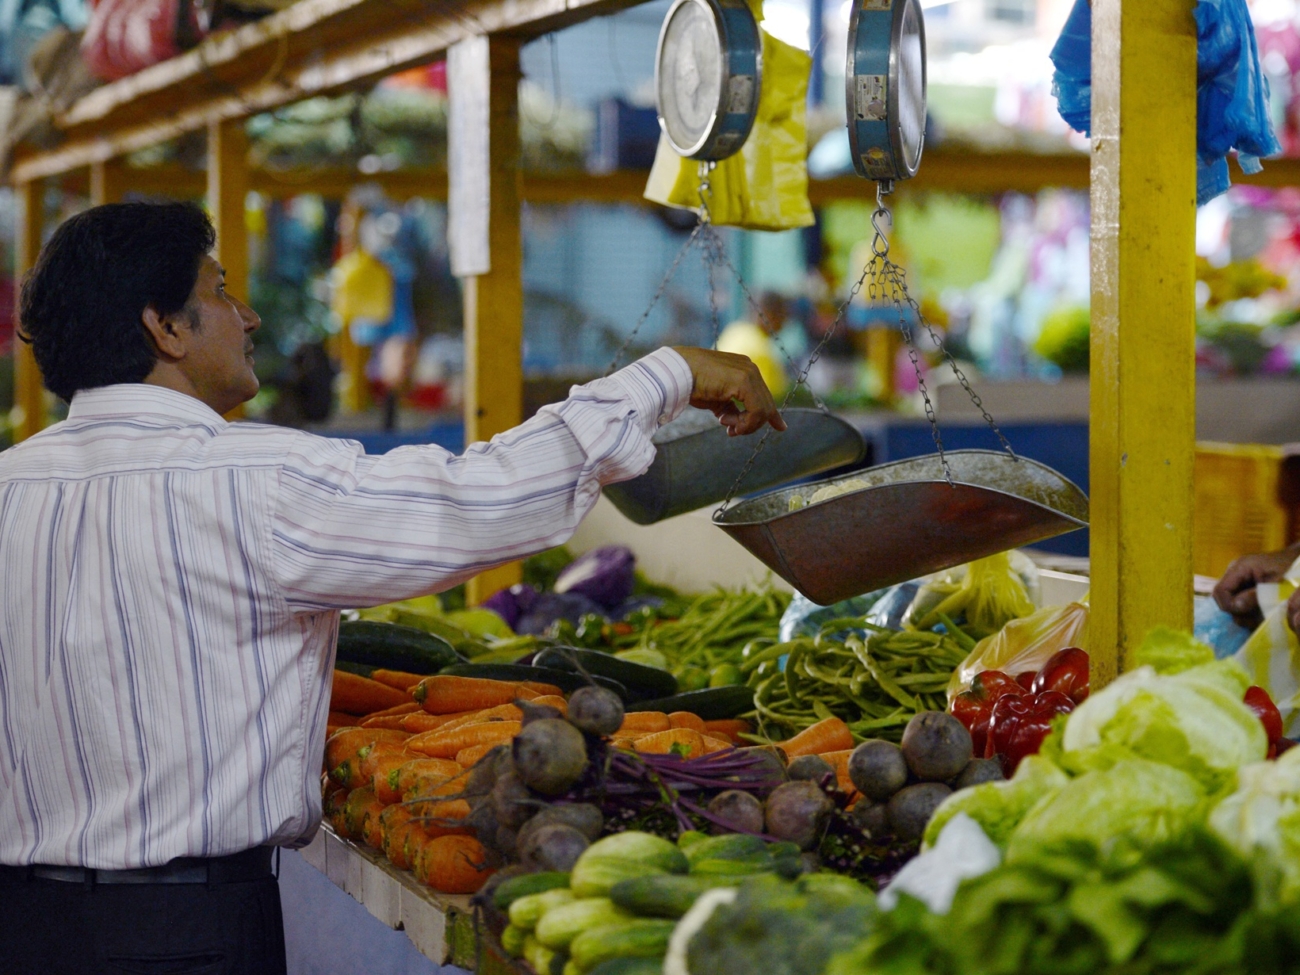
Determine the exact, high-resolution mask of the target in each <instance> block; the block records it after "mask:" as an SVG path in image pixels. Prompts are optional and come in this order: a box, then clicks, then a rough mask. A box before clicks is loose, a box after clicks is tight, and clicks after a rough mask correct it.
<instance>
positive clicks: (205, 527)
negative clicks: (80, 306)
mask: <svg viewBox="0 0 1300 975" xmlns="http://www.w3.org/2000/svg"><path fill="white" fill-rule="evenodd" d="M691 385H692V378H691V373H690V370H689V369H688V368H687V366H686V363H685V361H684V360H683V359H682V358H681V356H679V355H677V354H676V353H675V352H673V351H671V350H668V349H661V350H659V351H658V352H656V353H654V354H652V355H650V356H647V357H646V358H645V359H642V360H640V361H639V362H636V363H634V364H632V365H631V366H629V367H627V368H626V369H623V370H621V371H619V372H617V373H615V374H614V375H612V376H609V377H607V378H605V379H600V380H597V381H595V382H592V383H589V384H587V385H586V386H578V387H575V388H574V389H573V390H572V392H571V394H570V398H569V399H568V400H566V401H565V402H564V403H561V404H557V405H555V406H548V407H546V408H545V409H543V410H541V411H540V412H539V413H538V414H537V416H535V417H534V418H533V419H531V420H529V421H528V422H527V423H525V424H523V425H522V426H520V427H517V428H516V429H514V430H511V431H509V432H507V433H504V434H502V435H500V436H498V437H495V438H493V440H492V441H491V442H490V443H478V444H473V445H471V446H470V447H469V449H468V450H466V451H465V453H464V454H463V455H461V456H454V455H452V454H450V453H448V452H447V451H445V450H443V449H441V448H439V447H435V446H421V447H402V448H399V449H397V450H393V451H390V452H389V453H387V454H383V455H381V456H367V455H366V454H365V453H364V452H363V451H362V449H361V447H360V446H359V445H358V444H356V443H354V442H351V441H346V440H336V439H329V438H325V437H319V436H314V435H312V434H309V433H304V432H301V431H296V430H289V429H284V428H279V427H270V426H260V425H256V424H251V423H234V424H231V423H227V422H225V421H224V420H222V418H221V417H220V416H218V415H217V414H216V413H214V412H213V411H212V410H210V409H209V408H208V407H207V406H205V405H204V404H203V403H201V402H200V401H199V400H197V399H193V398H191V397H189V396H186V395H184V394H182V393H178V392H174V391H171V390H167V389H163V388H160V387H156V386H149V385H120V386H108V387H102V388H99V389H92V390H86V391H84V392H81V393H78V394H77V395H76V396H75V397H74V398H73V401H72V404H71V407H70V409H69V411H68V418H67V420H65V421H64V422H62V423H59V424H57V425H55V426H52V427H50V428H49V429H48V430H45V431H44V432H42V433H40V434H38V435H36V436H35V437H32V438H31V439H29V440H26V441H24V442H23V443H21V444H19V445H17V446H15V447H12V448H11V449H9V450H7V451H5V452H4V453H0V600H2V601H3V611H2V612H0V822H3V823H4V828H3V829H0V863H4V864H28V863H44V864H57V865H76V866H89V867H99V868H107V869H129V868H134V867H144V866H153V865H157V864H162V863H165V862H167V861H168V860H171V859H172V858H173V857H178V856H221V855H224V854H229V853H236V852H239V851H241V850H246V849H249V848H250V847H254V846H258V845H262V844H276V845H300V844H302V843H305V842H307V841H308V840H309V839H310V838H311V836H312V835H313V834H314V833H315V831H316V828H317V826H318V824H319V822H320V817H321V800H320V766H321V755H322V750H323V748H324V739H325V724H326V715H327V711H328V706H329V689H330V676H331V670H332V668H333V663H334V646H335V640H336V636H337V633H338V622H339V610H340V609H344V608H348V607H357V606H369V605H376V604H380V603H384V602H388V601H390V600H395V599H402V598H407V597H411V596H415V595H419V594H423V593H428V592H431V591H435V590H439V589H445V588H448V587H450V586H453V585H455V584H456V583H458V582H461V581H463V580H465V579H467V578H469V577H470V576H472V575H474V574H476V573H477V572H478V571H480V570H481V569H483V568H485V567H487V566H491V565H495V564H498V563H501V562H504V561H508V560H510V559H513V558H516V557H519V556H523V555H525V554H528V553H530V552H535V551H538V550H540V549H543V548H546V547H547V546H551V545H556V544H559V543H561V542H563V541H564V540H565V539H567V538H568V537H569V536H570V535H571V534H572V533H573V530H574V529H575V527H576V526H577V524H578V522H579V521H580V520H581V519H582V517H583V515H584V514H585V513H586V512H587V511H588V510H590V508H591V507H592V505H593V504H595V502H596V499H597V496H598V495H599V492H600V487H601V485H602V484H607V483H611V482H614V481H619V480H625V479H627V478H630V477H635V476H636V475H638V474H640V473H641V472H643V471H644V470H645V469H646V467H648V466H649V464H650V461H651V459H652V458H653V456H654V448H653V446H652V445H651V442H650V437H651V436H652V434H653V433H654V431H655V430H656V428H657V427H658V426H659V424H660V423H662V422H665V421H667V420H668V419H670V418H672V417H674V416H676V415H677V413H678V412H680V410H681V409H682V408H683V406H684V405H685V403H686V401H687V400H688V398H689V396H690V391H691Z"/></svg>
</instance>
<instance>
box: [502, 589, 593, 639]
mask: <svg viewBox="0 0 1300 975" xmlns="http://www.w3.org/2000/svg"><path fill="white" fill-rule="evenodd" d="M588 613H595V614H596V615H597V616H604V615H605V610H604V608H603V607H601V606H600V604H598V603H595V602H593V601H592V600H590V599H588V598H587V597H586V596H584V595H583V594H582V593H578V592H566V593H558V592H544V593H542V594H541V595H540V596H538V597H537V601H536V602H535V603H533V605H532V607H531V608H530V609H529V610H528V612H526V613H523V614H521V615H520V616H519V623H518V625H517V626H514V627H512V629H513V630H514V631H515V632H516V633H519V634H524V635H528V636H541V635H542V634H543V633H545V632H546V631H547V630H548V629H550V627H551V624H552V623H554V622H555V621H556V620H561V619H562V620H568V621H569V622H570V623H572V624H573V625H574V626H577V625H578V621H579V620H580V619H582V618H583V617H584V616H586V615H587V614H588Z"/></svg>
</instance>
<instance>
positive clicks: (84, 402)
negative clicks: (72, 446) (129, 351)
mask: <svg viewBox="0 0 1300 975" xmlns="http://www.w3.org/2000/svg"><path fill="white" fill-rule="evenodd" d="M140 415H153V416H163V417H166V418H167V419H169V420H178V421H180V422H181V423H182V424H188V423H201V424H204V425H205V426H216V427H224V426H225V425H226V421H225V420H224V419H222V417H221V414H219V413H217V411H216V410H214V409H212V407H210V406H208V405H207V404H206V403H204V402H203V401H202V400H198V399H195V398H194V397H193V396H188V395H186V394H185V393H179V392H177V391H176V390H174V389H167V388H165V387H163V386H154V385H152V384H149V383H119V384H117V385H114V386H98V387H96V388H94V389H83V390H81V391H79V392H78V393H76V394H75V395H73V397H72V402H71V403H70V404H69V405H68V419H69V420H85V419H89V418H91V417H104V416H140Z"/></svg>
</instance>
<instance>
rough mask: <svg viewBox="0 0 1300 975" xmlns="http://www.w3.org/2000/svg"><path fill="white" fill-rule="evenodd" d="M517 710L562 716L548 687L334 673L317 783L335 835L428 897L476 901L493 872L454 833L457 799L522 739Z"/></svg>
mask: <svg viewBox="0 0 1300 975" xmlns="http://www.w3.org/2000/svg"><path fill="white" fill-rule="evenodd" d="M403 682H406V685H405V687H404V688H403V687H401V686H399V685H401V684H402V683H403ZM516 701H529V702H531V703H534V704H539V705H540V704H546V705H550V706H551V707H554V708H556V709H557V710H559V711H560V712H561V713H564V712H565V711H566V702H565V699H564V696H563V695H562V694H561V693H560V689H559V688H558V687H554V686H552V685H550V684H538V683H533V682H510V681H495V680H483V679H480V678H474V677H453V676H443V675H435V676H433V677H421V676H419V675H418V674H402V673H400V672H397V671H382V670H376V671H375V672H374V673H373V674H372V676H371V678H370V679H367V678H365V677H359V676H357V675H355V674H350V673H346V672H344V671H338V670H336V671H335V672H334V688H333V695H332V696H331V698H330V706H331V711H330V716H329V738H328V740H327V741H326V743H325V776H324V784H325V796H324V806H325V816H326V818H327V819H328V820H329V821H330V824H331V825H332V826H333V827H334V830H335V832H337V833H338V834H339V835H340V836H343V837H345V838H347V839H351V840H355V841H357V842H364V843H365V844H367V845H368V846H371V847H373V848H374V849H376V850H381V851H383V853H384V855H385V856H387V857H388V859H389V860H390V861H391V862H392V863H393V865H394V866H396V867H399V868H402V869H409V870H413V871H414V872H415V875H416V876H417V877H418V878H419V879H420V881H421V882H423V883H426V884H428V885H429V886H431V887H433V888H434V889H435V890H439V891H442V892H443V893H447V894H471V893H474V892H475V891H477V890H478V889H479V888H480V887H481V886H482V885H483V883H484V882H485V881H486V880H487V878H488V877H489V876H491V874H492V872H493V871H492V867H491V865H490V859H489V857H488V854H487V851H486V850H485V849H484V848H483V846H482V845H481V844H480V843H479V842H478V840H477V839H475V838H474V836H473V834H472V831H471V830H470V829H468V828H467V827H465V826H464V825H461V823H462V822H463V820H464V819H465V818H466V817H467V816H468V815H469V812H470V809H469V803H467V802H466V801H465V800H464V799H461V798H456V797H457V796H459V795H460V793H461V792H463V791H464V788H465V784H466V780H467V777H468V770H469V769H470V768H472V767H473V765H474V764H475V763H476V762H477V761H478V760H479V759H480V758H482V757H483V755H485V754H486V753H487V752H488V751H490V750H491V749H492V748H494V747H495V746H496V745H499V744H503V743H506V742H508V741H510V740H511V739H512V738H513V737H514V736H515V735H516V734H518V733H519V729H520V728H521V727H522V720H523V712H522V711H521V710H520V709H519V707H518V706H517V705H516V704H515V702H516ZM442 797H447V798H442Z"/></svg>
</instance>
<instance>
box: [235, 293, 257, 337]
mask: <svg viewBox="0 0 1300 975" xmlns="http://www.w3.org/2000/svg"><path fill="white" fill-rule="evenodd" d="M235 303H236V304H237V305H239V317H240V318H242V319H243V320H244V331H245V332H256V331H257V330H258V329H259V328H261V327H262V318H261V316H260V315H258V314H257V312H255V311H253V309H252V308H250V307H248V305H246V304H244V303H243V302H242V301H240V300H239V299H238V298H236V299H235Z"/></svg>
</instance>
